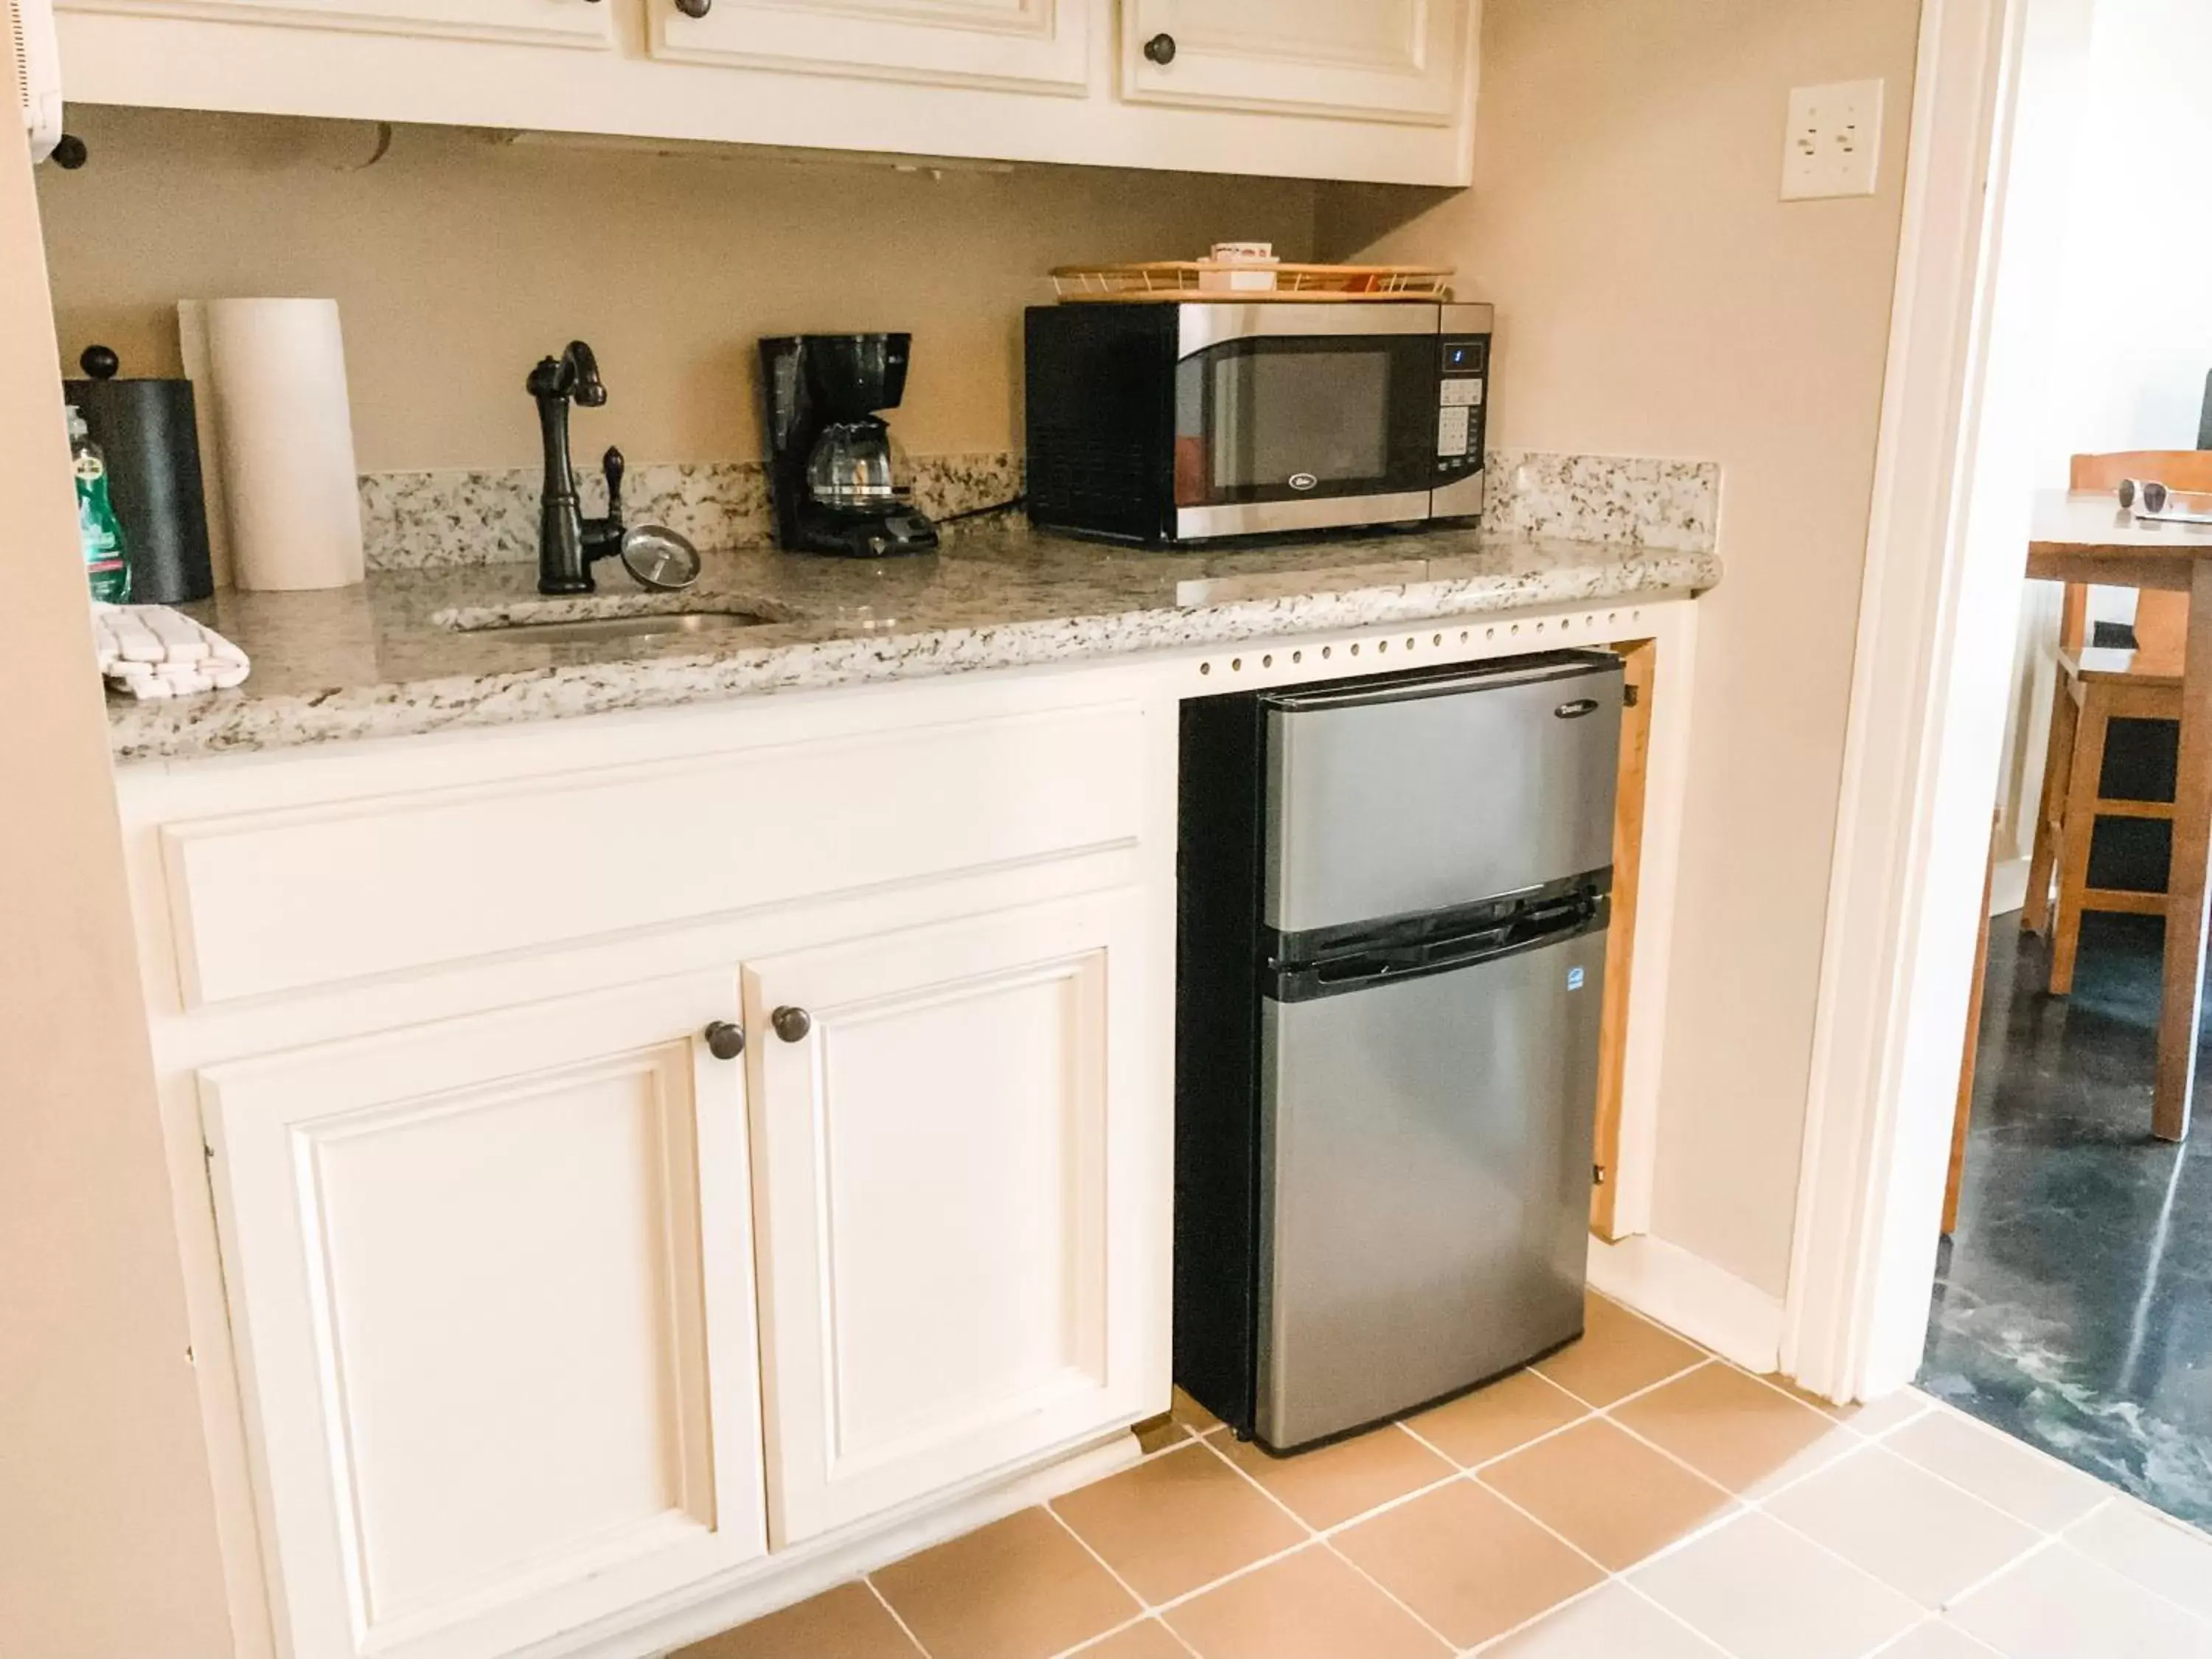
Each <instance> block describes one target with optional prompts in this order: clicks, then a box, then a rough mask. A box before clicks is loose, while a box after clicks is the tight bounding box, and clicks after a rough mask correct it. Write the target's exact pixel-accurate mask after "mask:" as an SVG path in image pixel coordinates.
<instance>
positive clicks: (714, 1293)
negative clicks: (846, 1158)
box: [199, 973, 767, 1659]
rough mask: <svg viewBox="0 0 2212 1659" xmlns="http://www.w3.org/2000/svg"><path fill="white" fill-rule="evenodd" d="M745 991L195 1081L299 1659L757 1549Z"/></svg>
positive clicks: (528, 1612) (693, 1571) (484, 1646)
mask: <svg viewBox="0 0 2212 1659" xmlns="http://www.w3.org/2000/svg"><path fill="white" fill-rule="evenodd" d="M736 996H737V985H736V982H735V975H734V974H731V973H715V974H697V975H689V976H686V977H683V978H679V979H675V980H669V981H659V982H653V983H645V984H638V985H635V986H632V987H624V988H623V989H621V990H618V991H613V992H609V993H606V994H600V995H595V996H592V997H588V998H575V999H566V1000H561V1001H559V1002H555V1003H547V1004H541V1005H538V1006H531V1007H525V1008H520V1009H516V1010H512V1011H507V1012H495V1013H489V1014H483V1015H479V1016H476V1017H472V1018H461V1019H455V1020H452V1021H449V1022H445V1023H441V1024H435V1025H426V1026H421V1027H416V1028H414V1029H411V1030H403V1031H398V1032H395V1033H391V1034H386V1035H383V1036H372V1037H367V1038H362V1039H358V1040H354V1041H349V1042H336V1043H328V1044H324V1045H321V1046H318V1047H313V1048H299V1049H295V1050H293V1051H291V1052H289V1053H283V1054H276V1055H273V1056H270V1057H266V1058H261V1059H256V1060H246V1061H240V1062H237V1063H234V1064H227V1065H221V1066H214V1067H212V1068H210V1069H207V1070H204V1071H203V1072H201V1073H200V1074H199V1078H200V1096H201V1103H202V1110H203V1119H204V1124H205V1127H206V1132H207V1134H208V1139H209V1144H210V1170H211V1174H212V1176H213V1180H214V1190H215V1196H216V1212H217V1219H218V1226H219V1230H220V1234H221V1242H222V1254H223V1265H224V1277H225V1281H226V1285H227V1287H228V1296H229V1298H230V1304H231V1313H232V1320H233V1325H234V1334H235V1338H236V1341H237V1345H238V1350H239V1357H240V1361H241V1366H240V1369H241V1371H242V1373H243V1376H244V1379H245V1384H246V1401H245V1405H246V1419H247V1426H248V1431H249V1437H250V1441H251V1445H252V1456H253V1462H254V1465H255V1468H254V1474H255V1484H256V1486H257V1487H258V1499H259V1506H260V1510H261V1515H260V1524H261V1530H262V1543H263V1549H264V1557H265V1558H266V1559H267V1562H268V1565H269V1569H270V1572H269V1577H270V1585H271V1589H272V1601H273V1604H274V1607H273V1612H274V1618H275V1623H276V1631H277V1638H278V1645H279V1648H280V1650H282V1651H283V1652H284V1653H286V1654H289V1656H292V1659H342V1656H368V1655H376V1656H392V1659H489V1656H496V1655H505V1654H509V1653H513V1652H514V1651H516V1650H520V1649H522V1648H524V1647H526V1646H527V1645H528V1644H532V1643H534V1642H538V1641H543V1640H544V1639H545V1638H550V1637H555V1636H557V1635H559V1634H560V1633H562V1632H566V1631H570V1630H574V1629H575V1628H577V1627H578V1626H583V1625H585V1624H587V1623H589V1622H590V1621H592V1620H595V1619H600V1618H604V1617H606V1616H608V1615H611V1614H617V1613H623V1612H624V1611H625V1610H627V1609H629V1608H632V1607H635V1606H636V1605H638V1604H640V1603H641V1602H644V1601H647V1600H649V1599H651V1598H652V1597H653V1596H655V1595H661V1594H664V1593H665V1592H668V1591H670V1590H672V1589H679V1588H681V1587H683V1586H684V1585H687V1584H690V1583H695V1582H696V1581H698V1580H701V1579H703V1578H705V1577H709V1576H711V1575H713V1574H715V1573H717V1572H720V1571H724V1570H726V1569H727V1568H730V1567H732V1566H734V1565H739V1564H741V1563H744V1562H745V1561H747V1560H750V1559H754V1558H756V1557H757V1556H759V1555H761V1554H763V1553H764V1552H765V1550H766V1548H767V1539H766V1534H765V1530H764V1527H763V1484H762V1474H761V1463H760V1442H759V1407H758V1389H757V1377H758V1358H757V1345H756V1340H755V1331H754V1304H753V1297H752V1285H751V1277H752V1272H751V1257H750V1214H749V1193H748V1186H749V1183H748V1171H747V1155H748V1154H747V1145H746V1136H745V1132H744V1066H742V1064H740V1063H737V1062H734V1061H721V1060H715V1059H714V1057H713V1056H712V1055H711V1054H709V1053H708V1047H707V1045H706V1043H705V1042H702V1041H701V1040H700V1039H699V1037H698V1035H697V1034H698V1033H699V1032H700V1031H701V1030H702V1028H703V1027H704V1026H705V1025H706V1024H708V1022H710V1021H713V1020H715V1019H718V1018H730V1017H732V1014H733V1012H734V1009H735V1004H736Z"/></svg>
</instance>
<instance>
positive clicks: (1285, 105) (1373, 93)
mask: <svg viewBox="0 0 2212 1659" xmlns="http://www.w3.org/2000/svg"><path fill="white" fill-rule="evenodd" d="M1471 27H1474V15H1473V12H1472V8H1471V7H1470V6H1469V4H1468V3H1467V0H1123V4H1122V9H1121V77H1122V79H1121V85H1122V90H1123V94H1124V95H1125V96H1127V97H1128V98H1131V99H1133V100H1139V101H1144V102H1151V103H1168V104H1192V105H1203V106H1215V107H1226V108H1233V109H1248V110H1262V111H1266V110H1273V111H1281V112H1286V113H1296V114H1306V115H1316V114H1318V115H1332V116H1343V117H1347V118H1352V119H1356V120H1363V121H1402V122H1414V123H1419V124H1423V125H1435V126H1448V125H1451V124H1452V123H1453V122H1454V121H1455V120H1456V119H1457V118H1458V117H1459V115H1460V113H1461V112H1462V107H1463V106H1464V104H1465V102H1466V98H1467V94H1468V85H1467V83H1468V78H1469V77H1468V64H1469V56H1468V54H1469V50H1470V45H1471V43H1470V41H1469V39H1468V31H1469V29H1470V28H1471Z"/></svg>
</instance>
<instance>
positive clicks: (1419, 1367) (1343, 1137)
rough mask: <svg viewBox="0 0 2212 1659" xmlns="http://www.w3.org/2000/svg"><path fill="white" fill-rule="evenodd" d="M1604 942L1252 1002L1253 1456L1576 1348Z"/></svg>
mask: <svg viewBox="0 0 2212 1659" xmlns="http://www.w3.org/2000/svg"><path fill="white" fill-rule="evenodd" d="M1605 942H1606V936H1605V934H1604V933H1603V932H1602V931H1599V932H1595V933H1583V934H1578V935H1576V936H1573V937H1571V938H1568V939H1564V940H1562V941H1560V942H1559V943H1556V944H1552V945H1542V946H1539V947H1536V948H1534V949H1530V950H1526V951H1518V952H1516V953H1515V954H1513V955H1510V956H1505V957H1492V958H1489V959H1486V960H1482V961H1478V962H1475V963H1470V964H1469V965H1468V966H1467V967H1464V968H1459V969H1451V970H1449V971H1446V972H1442V973H1437V974H1431V975H1426V976H1424V977H1421V978H1417V979H1408V980H1401V981H1396V982H1395V983H1383V984H1378V985H1374V986H1371V987H1363V988H1359V989H1355V990H1351V991H1346V992H1344V993H1341V994H1333V995H1329V996H1324V997H1321V998H1317V999H1315V1000H1310V1001H1299V1002H1287V1003H1285V1002H1277V1001H1274V1000H1272V999H1270V1000H1267V1001H1266V1002H1265V1003H1264V1004H1263V1006H1262V1010H1261V1014H1262V1030H1261V1160H1262V1164H1263V1168H1262V1171H1261V1182H1260V1190H1261V1216H1260V1250H1261V1260H1260V1264H1259V1265H1260V1273H1259V1279H1260V1285H1259V1290H1260V1297H1259V1310H1258V1311H1259V1325H1260V1350H1261V1352H1260V1356H1259V1376H1258V1379H1257V1381H1258V1389H1257V1396H1258V1397H1257V1400H1256V1402H1255V1403H1256V1406H1257V1411H1256V1413H1255V1425H1254V1426H1255V1431H1256V1433H1257V1435H1258V1437H1259V1438H1260V1440H1261V1441H1262V1442H1263V1443H1266V1444H1267V1445H1268V1446H1270V1447H1273V1448H1274V1449H1277V1450H1285V1451H1286V1450H1290V1449H1293V1448H1295V1447H1298V1446H1302V1445H1305V1444H1308V1443H1311V1442H1313V1441H1316V1440H1321V1439H1325V1438H1327V1437H1330V1436H1332V1435H1336V1434H1341V1433H1343V1432H1345V1431H1347V1430H1351V1429H1355V1428H1358V1427H1361V1426H1362V1425H1366V1424H1369V1423H1372V1422H1375V1421H1376V1420H1378V1419H1383V1418H1387V1417H1390V1416H1394V1415H1395V1414H1397V1413H1401V1412H1403V1411H1406V1410H1407V1409H1409V1408H1411V1407H1415V1406H1419V1405H1421V1404H1424V1403H1425V1402H1426V1401H1431V1400H1434V1399H1437V1398H1439V1397H1441V1396H1443V1395H1449V1394H1453V1393H1455V1392H1457V1391H1459V1390H1461V1389H1467V1388H1469V1387H1472V1386H1473V1385H1474V1384H1475V1383H1480V1382H1482V1381H1484V1380H1486V1378H1489V1377H1491V1376H1496V1375H1497V1374H1498V1373H1499V1372H1501V1371H1504V1370H1510V1368H1512V1367H1513V1366H1516V1365H1518V1364H1522V1363H1523V1362H1524V1361H1526V1360H1528V1359H1531V1358H1534V1357H1536V1356H1537V1355H1539V1354H1541V1353H1543V1352H1546V1351H1547V1350H1549V1349H1551V1348H1553V1347H1556V1346H1559V1344H1561V1343H1563V1342H1566V1341H1568V1340H1571V1339H1572V1338H1574V1337H1575V1336H1577V1334H1580V1332H1581V1330H1582V1327H1583V1277H1584V1271H1585V1264H1586V1261H1587V1258H1588V1250H1589V1242H1588V1241H1589V1192H1590V1175H1591V1158H1592V1150H1591V1140H1592V1135H1593V1132H1594V1129H1593V1126H1594V1120H1595V1114H1596V1106H1597V1048H1598V1043H1597V1038H1598V1023H1599V1007H1600V1004H1601V1000H1602V999H1603V995H1604V987H1603V978H1604V971H1605Z"/></svg>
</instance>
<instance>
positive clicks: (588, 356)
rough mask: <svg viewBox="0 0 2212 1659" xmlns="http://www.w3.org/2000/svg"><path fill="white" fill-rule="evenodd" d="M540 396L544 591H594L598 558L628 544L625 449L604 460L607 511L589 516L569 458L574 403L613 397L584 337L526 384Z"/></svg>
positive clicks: (588, 404)
mask: <svg viewBox="0 0 2212 1659" xmlns="http://www.w3.org/2000/svg"><path fill="white" fill-rule="evenodd" d="M525 384H526V386H527V387H528V389H529V392H530V395H531V396H532V397H533V398H536V399H537V400H538V430H539V432H540V434H541V435H543V437H544V441H545V493H544V500H543V501H542V502H541V504H540V506H539V508H538V592H541V593H588V592H592V561H593V560H594V559H603V558H605V557H606V556H607V555H608V554H610V553H616V552H619V551H621V550H622V544H623V509H622V481H623V454H622V451H620V450H619V449H610V450H608V451H607V453H606V455H605V458H604V459H602V461H601V463H600V465H601V467H602V469H603V470H604V471H605V473H606V479H607V512H606V516H605V518H603V519H587V518H586V517H585V516H584V514H583V508H582V506H581V504H580V502H579V501H578V500H577V496H576V468H575V464H574V462H572V461H571V460H570V459H568V404H569V400H570V399H571V398H574V400H575V401H576V402H577V403H580V404H583V405H584V407H585V408H586V409H597V408H599V405H600V404H604V403H605V402H606V400H607V389H606V386H605V385H604V384H602V382H601V381H600V380H599V359H598V358H596V357H594V356H592V349H591V347H589V346H587V345H586V344H585V343H583V342H582V341H581V340H571V341H570V342H569V343H568V349H567V350H566V351H564V352H562V354H561V355H560V356H558V357H547V358H545V359H544V360H543V361H542V362H539V363H538V367H537V368H533V369H532V370H531V371H530V379H529V380H527V381H526V383H525Z"/></svg>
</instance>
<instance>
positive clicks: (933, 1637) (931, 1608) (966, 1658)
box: [779, 1464, 1153, 1659]
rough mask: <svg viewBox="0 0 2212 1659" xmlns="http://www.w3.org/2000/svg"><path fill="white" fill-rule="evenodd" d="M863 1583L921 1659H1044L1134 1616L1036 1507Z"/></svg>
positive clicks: (1107, 1579) (1108, 1579) (1124, 1595)
mask: <svg viewBox="0 0 2212 1659" xmlns="http://www.w3.org/2000/svg"><path fill="white" fill-rule="evenodd" d="M1151 1467H1153V1466H1152V1465H1149V1464H1147V1465H1146V1468H1151ZM872 1578H873V1580H874V1583H875V1586H876V1588H877V1589H879V1590H881V1591H882V1592H883V1594H884V1600H885V1601H889V1602H890V1604H891V1606H892V1607H896V1609H897V1610H898V1615H899V1617H900V1618H902V1619H903V1620H906V1622H907V1626H908V1628H909V1629H911V1630H912V1631H913V1632H914V1633H915V1636H916V1637H917V1638H920V1640H921V1644H922V1646H923V1647H924V1648H926V1649H927V1650H928V1652H929V1655H930V1659H1046V1656H1048V1655H1050V1654H1055V1653H1060V1652H1063V1651H1065V1650H1067V1649H1069V1648H1072V1647H1073V1646H1074V1645H1075V1644H1077V1643H1079V1642H1084V1641H1087V1640H1089V1639H1090V1638H1092V1637H1094V1636H1099V1635H1103V1634H1104V1633H1105V1632H1108V1631H1109V1630H1112V1629H1113V1628H1114V1627H1115V1626H1117V1625H1121V1624H1126V1623H1127V1622H1128V1620H1131V1619H1132V1618H1133V1617H1135V1616H1136V1614H1137V1613H1138V1612H1139V1611H1140V1609H1139V1607H1138V1606H1137V1604H1136V1603H1135V1602H1134V1601H1131V1600H1130V1599H1129V1593H1128V1592H1127V1590H1125V1589H1122V1588H1121V1586H1120V1585H1119V1584H1117V1583H1115V1582H1114V1577H1113V1575H1112V1574H1111V1573H1109V1572H1108V1571H1106V1569H1105V1568H1103V1567H1102V1566H1100V1565H1098V1563H1097V1562H1096V1561H1094V1560H1093V1559H1091V1554H1090V1553H1089V1552H1088V1551H1087V1550H1085V1548H1084V1547H1083V1546H1082V1545H1080V1544H1079V1543H1077V1542H1076V1541H1075V1540H1074V1539H1073V1538H1071V1537H1070V1536H1068V1534H1067V1529H1066V1528H1065V1527H1063V1526H1061V1525H1060V1522H1057V1521H1055V1520H1054V1519H1053V1518H1052V1516H1049V1515H1048V1514H1046V1513H1045V1512H1044V1511H1043V1510H1041V1509H1040V1510H1023V1511H1022V1512H1021V1513H1020V1514H1018V1515H1012V1516H1007V1517H1006V1519H1005V1520H1004V1521H999V1522H993V1523H992V1524H991V1525H990V1526H987V1527H985V1528H982V1529H981V1531H978V1532H971V1533H969V1534H967V1535H966V1536H965V1537H963V1538H956V1539H954V1540H953V1541H951V1543H949V1544H939V1546H937V1547H936V1548H934V1549H928V1550H924V1551H923V1552H922V1553H921V1554H919V1555H910V1556H908V1558H907V1559H905V1560H903V1561H898V1562H894V1563H893V1564H892V1565H890V1566H888V1567H885V1568H884V1569H882V1570H881V1571H878V1572H876V1573H874V1574H873V1575H872ZM779 1659H780V1656H779ZM841 1659H842V1656H841Z"/></svg>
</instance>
